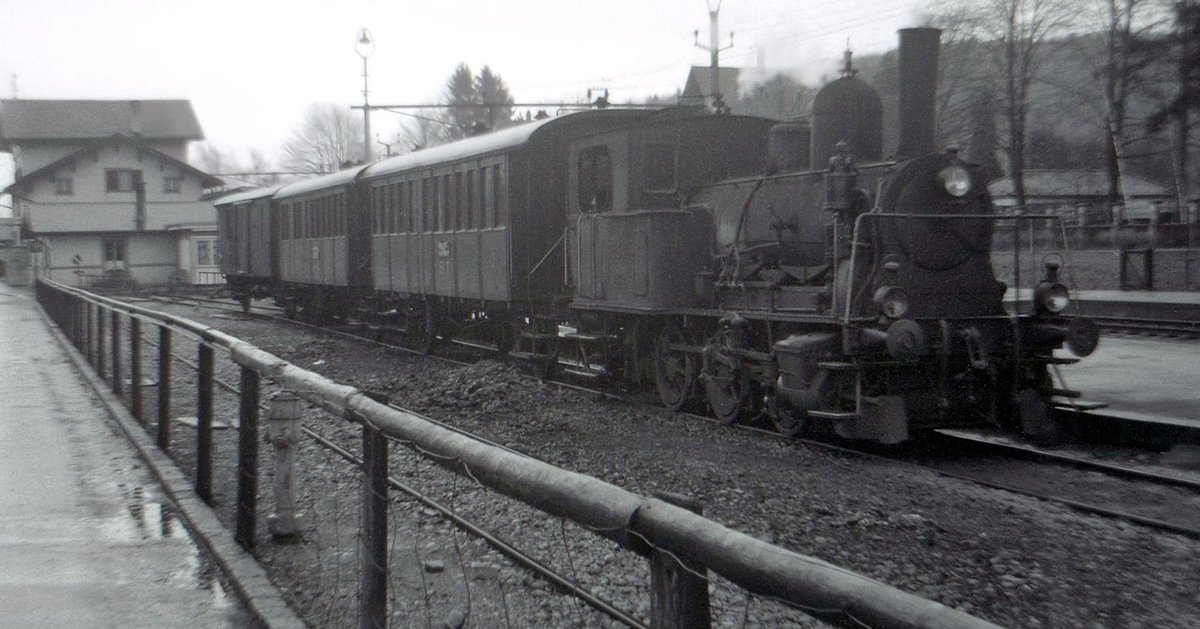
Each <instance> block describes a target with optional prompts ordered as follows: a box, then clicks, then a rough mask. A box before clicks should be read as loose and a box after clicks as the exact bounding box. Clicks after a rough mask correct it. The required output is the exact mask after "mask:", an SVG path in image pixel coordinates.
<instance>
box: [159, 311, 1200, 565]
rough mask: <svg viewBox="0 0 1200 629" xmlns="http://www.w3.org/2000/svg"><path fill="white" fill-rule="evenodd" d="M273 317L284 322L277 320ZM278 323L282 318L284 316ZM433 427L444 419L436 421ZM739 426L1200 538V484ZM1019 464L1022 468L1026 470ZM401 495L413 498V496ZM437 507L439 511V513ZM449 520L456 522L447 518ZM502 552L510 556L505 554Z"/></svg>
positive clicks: (1052, 461)
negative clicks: (1196, 506)
mask: <svg viewBox="0 0 1200 629" xmlns="http://www.w3.org/2000/svg"><path fill="white" fill-rule="evenodd" d="M171 301H174V302H176V303H181V300H178V299H173V300H171ZM196 305H199V306H201V307H209V308H218V309H229V310H237V311H238V312H240V307H239V306H237V305H236V304H233V303H231V302H219V301H215V300H201V301H199V302H196ZM258 316H266V315H258ZM271 318H277V317H274V316H271ZM278 318H280V319H282V317H278ZM282 320H284V321H287V322H289V323H292V324H295V325H301V326H303V327H308V328H312V329H315V330H319V331H321V332H323V333H325V334H332V335H335V336H342V337H345V338H352V339H355V340H358V341H361V342H369V343H374V344H377V345H380V346H384V347H388V348H391V349H395V350H398V351H402V352H406V353H412V354H422V352H421V351H418V350H413V349H409V348H405V347H402V346H398V345H393V344H388V343H384V342H380V341H378V340H375V339H373V338H370V337H369V336H367V335H365V334H363V333H362V332H363V331H366V332H370V329H369V328H367V327H366V326H360V327H361V330H355V331H346V330H335V329H330V328H328V327H321V326H315V325H312V324H308V323H304V322H298V321H295V320H292V319H282ZM431 357H432V358H434V359H436V360H439V361H444V362H449V363H453V364H457V365H466V364H469V363H468V362H465V361H461V360H457V359H452V358H447V357H444V356H431ZM554 384H555V385H557V386H561V387H566V388H572V389H576V390H580V391H584V392H587V393H589V394H593V395H599V396H603V397H606V398H609V399H615V400H621V401H624V402H627V403H633V404H639V405H652V406H653V405H654V404H653V403H651V402H647V401H645V400H638V399H633V398H631V397H629V396H628V395H618V394H614V393H611V392H608V391H604V390H602V389H598V388H594V387H590V386H584V385H579V384H572V383H564V382H554ZM687 415H688V416H690V417H693V418H695V419H699V420H703V421H707V422H713V423H720V422H719V420H717V419H715V418H712V417H707V416H703V415H698V414H687ZM430 421H436V420H432V419H431V420H430ZM437 423H439V425H442V426H445V427H447V428H449V429H451V430H458V429H457V428H454V427H453V426H451V425H448V424H445V423H443V422H437ZM736 427H737V428H739V429H741V430H747V431H751V432H755V433H758V434H762V435H765V436H769V437H771V438H778V439H786V440H789V441H792V440H795V441H797V442H799V443H804V444H807V445H809V446H811V447H817V448H821V449H825V450H830V451H835V452H842V453H845V454H848V455H852V456H857V457H869V458H878V459H880V460H886V461H888V462H892V463H898V464H902V465H907V466H914V467H917V468H920V469H925V470H929V471H932V472H934V473H936V474H938V475H941V476H944V477H949V478H955V479H958V480H962V481H965V482H971V483H974V484H978V485H983V486H987V487H991V488H994V489H1000V490H1003V491H1008V492H1011V493H1017V494H1021V495H1026V496H1030V497H1034V498H1037V499H1040V500H1044V501H1047V502H1052V503H1056V504H1061V505H1064V506H1067V507H1069V508H1071V509H1074V510H1077V511H1080V512H1084V513H1089V514H1093V515H1100V516H1103V517H1108V518H1115V519H1119V520H1124V521H1127V522H1131V523H1136V524H1138V525H1141V526H1145V527H1149V528H1153V529H1156V530H1160V531H1165V532H1170V533H1176V534H1180V535H1185V536H1188V537H1192V538H1196V539H1200V526H1197V525H1196V524H1195V522H1194V520H1195V518H1194V511H1189V510H1187V509H1186V508H1185V509H1180V508H1179V505H1180V504H1186V503H1187V502H1188V501H1189V500H1195V501H1198V502H1200V478H1196V477H1188V476H1184V475H1173V474H1164V473H1160V472H1155V471H1150V470H1145V469H1139V468H1136V467H1130V466H1121V465H1113V464H1110V463H1104V462H1101V461H1096V460H1091V459H1086V458H1083V457H1079V456H1072V455H1069V454H1064V453H1062V452H1052V451H1047V450H1043V449H1039V448H1034V447H1031V446H1028V445H1026V444H1021V443H1016V442H1011V441H1010V442H1006V441H1004V440H1000V439H996V438H988V437H986V436H981V435H979V434H974V433H966V432H960V431H939V433H938V437H937V439H938V440H939V441H940V442H941V443H940V444H938V445H939V447H938V448H937V449H936V450H934V451H930V452H923V453H916V454H915V455H914V453H913V452H911V451H893V452H879V451H873V450H872V449H869V448H860V447H857V446H847V445H842V444H837V443H831V442H828V441H823V440H814V439H794V438H790V437H786V436H784V435H781V434H779V433H778V432H775V431H773V430H766V429H763V428H759V427H757V426H753V425H737V426H736ZM458 431H459V432H462V434H465V435H468V436H472V437H473V438H479V437H477V436H475V435H471V434H470V433H466V432H463V431H460V430H458ZM951 444H952V445H951ZM1017 465H1020V466H1022V467H1020V468H1019V469H1018V468H1017V467H1016V466H1017ZM1050 470H1054V471H1053V472H1051V471H1050ZM1064 470H1066V472H1064ZM1072 473H1074V474H1076V476H1074V477H1071V478H1067V477H1066V476H1065V474H1072ZM1096 476H1100V477H1102V478H1103V479H1104V480H1103V481H1100V480H1098V479H1097V478H1096ZM1047 479H1054V481H1053V482H1048V481H1047ZM401 490H402V491H405V489H401ZM1114 496H1116V497H1117V498H1119V500H1116V502H1118V503H1122V504H1118V505H1117V506H1116V507H1114V506H1113V503H1114ZM1139 496H1143V497H1144V499H1139ZM418 499H419V498H418ZM431 508H435V509H436V508H437V507H431ZM439 510H440V509H439ZM447 517H452V516H451V515H450V514H447ZM497 548H498V549H499V548H500V547H497ZM502 552H504V551H503V550H502ZM560 576H561V575H560ZM548 578H550V577H548ZM552 580H553V579H552Z"/></svg>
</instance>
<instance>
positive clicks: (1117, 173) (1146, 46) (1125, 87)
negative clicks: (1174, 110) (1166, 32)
mask: <svg viewBox="0 0 1200 629" xmlns="http://www.w3.org/2000/svg"><path fill="white" fill-rule="evenodd" d="M1093 2H1094V4H1093V6H1092V7H1091V8H1092V11H1091V15H1090V16H1088V15H1087V13H1085V14H1084V16H1085V18H1086V17H1091V22H1092V23H1093V24H1095V25H1096V26H1098V27H1099V28H1098V30H1100V31H1101V32H1102V33H1103V42H1104V62H1103V64H1102V65H1101V67H1100V68H1099V69H1098V71H1097V72H1096V74H1097V75H1098V76H1099V77H1101V78H1102V79H1103V81H1102V82H1101V85H1100V87H1101V88H1102V89H1103V98H1102V100H1103V104H1104V120H1105V122H1106V123H1107V124H1106V126H1107V131H1108V133H1107V134H1106V136H1105V155H1104V159H1105V166H1106V168H1107V171H1108V182H1109V191H1108V194H1109V203H1110V204H1113V203H1117V202H1119V201H1120V200H1121V198H1122V187H1121V177H1122V172H1123V170H1124V159H1125V153H1126V148H1127V147H1128V146H1129V142H1130V138H1129V131H1130V129H1129V127H1130V123H1131V120H1130V116H1129V107H1130V99H1131V98H1132V97H1133V95H1134V93H1135V91H1137V90H1138V88H1139V87H1140V85H1141V82H1142V74H1143V71H1144V70H1145V69H1146V68H1147V66H1149V65H1150V64H1151V63H1153V62H1154V61H1155V60H1156V56H1157V55H1156V52H1157V50H1158V48H1159V46H1157V45H1156V44H1157V42H1156V41H1155V37H1154V32H1155V31H1156V30H1158V29H1159V28H1160V27H1161V26H1162V24H1163V22H1164V13H1163V12H1162V11H1161V9H1162V7H1161V4H1162V3H1161V0H1093Z"/></svg>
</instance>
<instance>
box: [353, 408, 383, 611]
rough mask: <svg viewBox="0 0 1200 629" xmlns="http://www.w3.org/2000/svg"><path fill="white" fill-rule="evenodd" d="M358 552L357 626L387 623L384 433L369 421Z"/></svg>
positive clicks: (364, 448) (365, 433) (364, 442)
mask: <svg viewBox="0 0 1200 629" xmlns="http://www.w3.org/2000/svg"><path fill="white" fill-rule="evenodd" d="M362 460H363V482H362V491H363V496H362V554H361V562H362V566H361V578H362V581H361V582H360V584H359V592H360V597H359V605H360V608H359V615H358V616H359V626H360V627H363V628H364V629H375V628H376V627H386V626H387V578H388V557H387V536H388V530H387V510H388V485H387V483H388V478H387V475H388V442H387V437H385V436H384V434H383V433H382V432H380V431H379V430H378V429H376V428H375V427H374V426H372V425H370V424H369V423H366V422H363V427H362Z"/></svg>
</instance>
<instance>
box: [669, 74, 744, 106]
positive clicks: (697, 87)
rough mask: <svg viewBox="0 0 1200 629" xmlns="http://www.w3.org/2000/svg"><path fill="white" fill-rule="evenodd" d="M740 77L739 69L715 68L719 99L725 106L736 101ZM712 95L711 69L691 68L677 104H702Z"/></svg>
mask: <svg viewBox="0 0 1200 629" xmlns="http://www.w3.org/2000/svg"><path fill="white" fill-rule="evenodd" d="M740 75H741V68H726V67H721V68H717V85H718V86H719V87H720V91H721V99H722V100H724V101H725V102H726V103H727V104H728V103H730V102H732V101H734V100H737V96H738V77H739V76H740ZM713 94H714V90H713V88H712V67H710V66H692V69H691V71H689V72H688V77H687V82H686V83H684V86H683V92H682V93H681V94H680V95H679V104H681V105H697V104H704V103H705V102H706V101H707V99H708V98H709V97H710V96H712V95H713Z"/></svg>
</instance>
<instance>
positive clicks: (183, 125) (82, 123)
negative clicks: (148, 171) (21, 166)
mask: <svg viewBox="0 0 1200 629" xmlns="http://www.w3.org/2000/svg"><path fill="white" fill-rule="evenodd" d="M113 135H124V136H129V137H140V138H145V139H181V140H202V139H204V133H203V132H202V131H201V130H200V122H199V121H198V120H197V119H196V113H195V112H194V111H192V103H191V102H190V101H187V100H24V99H21V100H4V101H0V140H3V141H5V142H13V141H19V140H80V139H94V138H107V137H110V136H113Z"/></svg>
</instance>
